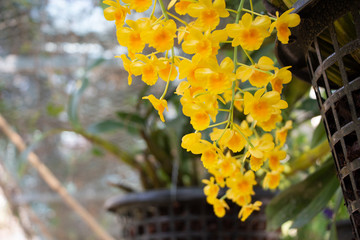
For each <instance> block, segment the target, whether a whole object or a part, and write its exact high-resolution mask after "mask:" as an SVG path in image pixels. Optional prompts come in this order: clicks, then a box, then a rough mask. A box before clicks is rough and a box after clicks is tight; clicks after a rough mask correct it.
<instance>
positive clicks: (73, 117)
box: [68, 58, 105, 128]
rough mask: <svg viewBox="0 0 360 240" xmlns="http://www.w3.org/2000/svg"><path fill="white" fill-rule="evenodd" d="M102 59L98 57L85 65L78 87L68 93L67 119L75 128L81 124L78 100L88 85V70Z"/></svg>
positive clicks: (102, 60)
mask: <svg viewBox="0 0 360 240" xmlns="http://www.w3.org/2000/svg"><path fill="white" fill-rule="evenodd" d="M104 61H105V59H104V58H98V59H96V60H95V61H94V62H93V63H91V64H90V65H89V66H88V67H86V68H85V69H84V75H83V76H82V78H81V79H80V80H79V85H80V87H78V88H77V89H76V90H75V91H74V92H73V93H72V94H71V95H70V98H69V103H68V115H69V120H70V122H71V124H72V125H73V126H74V127H75V128H79V127H80V126H81V125H80V122H79V116H78V108H79V102H80V99H81V96H82V94H83V93H84V91H85V89H86V88H87V87H88V85H89V78H88V72H89V71H91V70H93V69H94V68H95V67H97V66H99V65H100V64H101V63H103V62H104Z"/></svg>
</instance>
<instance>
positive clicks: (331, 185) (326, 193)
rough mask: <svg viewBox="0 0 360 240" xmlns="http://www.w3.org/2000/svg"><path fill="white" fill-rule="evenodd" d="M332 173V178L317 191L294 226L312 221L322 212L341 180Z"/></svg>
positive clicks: (296, 219)
mask: <svg viewBox="0 0 360 240" xmlns="http://www.w3.org/2000/svg"><path fill="white" fill-rule="evenodd" d="M329 175H331V176H332V177H331V179H330V180H329V181H328V182H326V183H325V185H324V186H323V188H322V189H320V191H319V192H318V193H317V195H316V196H314V198H313V199H312V200H311V202H310V203H309V204H308V205H307V206H306V207H305V208H304V209H303V210H302V211H301V212H300V213H299V214H298V215H297V216H296V218H295V219H294V222H293V225H292V226H291V227H292V228H300V227H302V226H304V225H305V224H307V223H308V222H310V221H311V219H313V218H314V217H315V216H316V215H317V214H318V213H320V212H321V211H322V210H323V209H324V208H325V207H326V205H327V204H328V202H329V201H330V199H331V197H332V196H333V195H334V193H335V192H336V189H338V187H339V181H338V179H337V177H336V175H335V174H329Z"/></svg>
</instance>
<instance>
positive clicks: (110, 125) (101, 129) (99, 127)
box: [87, 120, 124, 135]
mask: <svg viewBox="0 0 360 240" xmlns="http://www.w3.org/2000/svg"><path fill="white" fill-rule="evenodd" d="M120 128H124V124H123V123H121V122H118V121H113V120H105V121H102V122H98V123H95V124H92V125H90V126H89V127H88V129H87V131H88V132H89V133H91V134H94V135H96V134H99V133H105V132H111V131H116V130H119V129H120Z"/></svg>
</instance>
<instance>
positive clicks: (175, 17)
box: [166, 11, 188, 26]
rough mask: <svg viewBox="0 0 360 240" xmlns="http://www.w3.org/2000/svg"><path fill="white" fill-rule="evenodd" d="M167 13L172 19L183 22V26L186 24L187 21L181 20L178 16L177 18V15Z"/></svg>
mask: <svg viewBox="0 0 360 240" xmlns="http://www.w3.org/2000/svg"><path fill="white" fill-rule="evenodd" d="M166 13H167V15H169V16H170V17H172V18H174V19H176V20H178V21H179V22H181V23H182V24H184V25H185V26H187V25H188V24H187V22H185V21H183V20H181V19H180V18H178V17H177V16H175V15H174V14H172V13H170V12H168V11H167V12H166Z"/></svg>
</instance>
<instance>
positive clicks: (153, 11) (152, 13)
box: [150, 0, 157, 19]
mask: <svg viewBox="0 0 360 240" xmlns="http://www.w3.org/2000/svg"><path fill="white" fill-rule="evenodd" d="M156 2H157V0H155V1H154V7H153V9H152V11H151V15H150V19H151V18H152V17H153V16H154V13H155V9H156Z"/></svg>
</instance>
